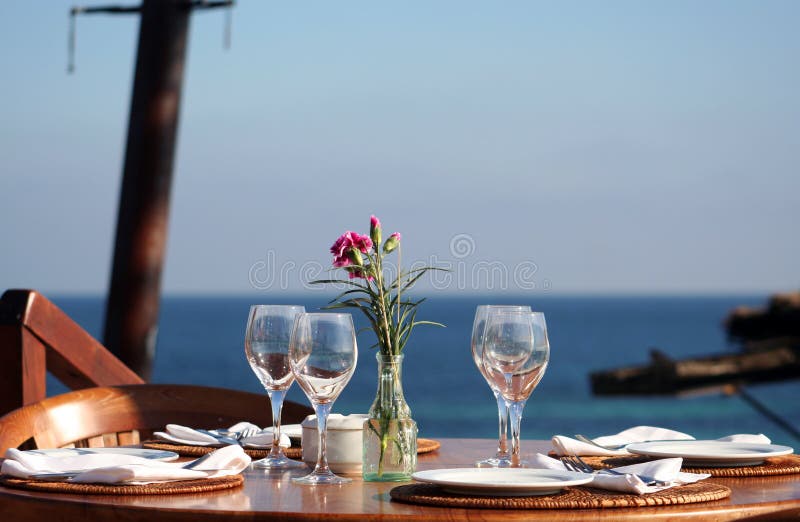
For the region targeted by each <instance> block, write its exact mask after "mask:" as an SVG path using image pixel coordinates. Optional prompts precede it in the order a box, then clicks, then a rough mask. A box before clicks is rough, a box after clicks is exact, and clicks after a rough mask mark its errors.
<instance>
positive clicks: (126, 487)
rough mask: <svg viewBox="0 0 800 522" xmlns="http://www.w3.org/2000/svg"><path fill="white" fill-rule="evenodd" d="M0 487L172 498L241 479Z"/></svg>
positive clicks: (9, 482) (14, 482)
mask: <svg viewBox="0 0 800 522" xmlns="http://www.w3.org/2000/svg"><path fill="white" fill-rule="evenodd" d="M0 484H2V485H3V486H6V487H9V488H17V489H30V490H33V491H46V492H48V493H74V494H76V495H87V494H88V495H174V494H177V493H205V492H207V491H217V490H220V489H230V488H238V487H239V486H241V485H242V484H244V478H243V477H242V476H241V475H232V476H229V477H217V478H207V479H197V480H178V481H175V482H158V483H155V484H141V485H139V484H75V483H72V482H51V481H46V480H31V479H19V478H13V477H0Z"/></svg>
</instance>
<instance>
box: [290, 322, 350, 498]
mask: <svg viewBox="0 0 800 522" xmlns="http://www.w3.org/2000/svg"><path fill="white" fill-rule="evenodd" d="M357 359H358V346H357V344H356V334H355V329H354V328H353V318H352V317H351V316H350V314H331V313H313V314H300V315H299V316H298V317H297V321H296V322H295V325H294V330H293V331H292V340H291V342H290V343H289V363H290V364H291V366H292V373H294V375H295V378H296V379H297V383H298V384H299V385H300V387H301V388H302V389H303V391H304V392H305V394H306V396H307V397H308V400H309V401H311V404H312V406H314V412H316V414H317V432H318V434H319V444H318V445H317V448H318V449H317V465H316V467H314V471H312V472H311V473H310V474H308V475H306V476H305V477H299V478H294V479H292V481H293V482H296V483H299V484H342V483H345V482H350V479H348V478H343V477H339V476H337V475H334V474H333V472H332V471H331V470H330V468H329V467H328V458H327V455H326V447H325V436H326V431H327V424H328V414H329V413H330V412H331V407H332V406H333V402H334V401H335V400H336V398H337V397H339V394H340V393H342V390H343V389H344V387H345V386H346V385H347V382H348V381H349V380H350V377H351V376H352V375H353V372H354V371H355V369H356V360H357Z"/></svg>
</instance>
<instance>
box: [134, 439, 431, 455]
mask: <svg viewBox="0 0 800 522" xmlns="http://www.w3.org/2000/svg"><path fill="white" fill-rule="evenodd" d="M142 447H143V448H148V449H157V450H164V451H174V452H175V453H177V454H178V455H180V456H182V457H202V456H203V455H205V454H206V453H211V452H212V451H214V450H215V449H219V447H215V446H189V445H184V444H176V443H174V442H169V441H165V440H146V441H144V442H142ZM441 447H442V443H441V442H439V441H438V440H433V439H417V453H418V454H419V453H430V452H432V451H436V450H438V449H439V448H441ZM244 452H245V453H247V454H248V455H250V457H252V458H254V459H263V458H264V457H267V456H268V455H269V449H266V448H265V449H258V448H244ZM283 453H284V454H286V456H287V457H289V458H290V459H302V458H303V448H301V447H299V446H297V447H295V446H292V447H291V448H283Z"/></svg>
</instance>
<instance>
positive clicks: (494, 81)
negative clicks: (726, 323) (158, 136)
mask: <svg viewBox="0 0 800 522" xmlns="http://www.w3.org/2000/svg"><path fill="white" fill-rule="evenodd" d="M86 3H87V4H88V5H97V4H100V3H104V2H86ZM71 5H73V4H72V3H71V2H62V1H55V0H51V1H42V0H34V1H31V0H4V1H3V2H1V3H0V71H2V72H1V73H0V74H1V75H2V79H0V245H2V247H0V288H3V289H4V288H15V287H16V288H19V287H32V288H37V289H39V290H41V291H43V292H45V293H49V294H104V293H105V292H106V291H107V287H108V282H109V279H110V267H111V257H112V252H113V242H114V230H115V223H116V212H117V205H118V199H119V189H120V180H121V169H122V161H123V154H124V143H125V138H126V136H125V132H126V128H127V119H128V111H129V107H130V96H131V84H132V74H133V65H134V61H135V52H136V40H137V36H138V18H137V17H136V16H132V15H127V16H107V15H95V16H83V17H80V18H79V19H78V31H77V56H76V71H75V73H74V74H73V75H68V74H66V72H65V71H66V64H67V44H66V42H67V28H68V25H67V21H68V17H67V12H68V9H69V7H71ZM224 19H225V18H224V15H223V14H222V13H221V12H220V11H210V12H200V13H196V14H194V15H193V16H192V20H191V31H190V36H189V50H188V57H187V69H186V74H185V78H184V90H183V99H182V106H181V121H180V128H179V135H178V147H177V151H176V161H175V172H174V180H173V188H172V203H171V215H170V224H169V236H168V244H167V256H166V260H165V266H164V274H163V290H164V292H165V293H172V294H176V293H181V294H187V293H188V294H198V293H203V294H244V293H254V294H260V295H270V294H272V293H280V292H298V291H304V290H305V288H306V287H307V281H308V280H310V279H312V278H314V277H316V276H318V275H320V273H322V274H324V271H325V270H326V269H327V267H328V266H329V263H330V260H331V259H330V255H329V253H328V248H329V247H330V245H331V244H332V243H333V241H334V240H335V239H336V237H337V236H338V235H339V234H341V233H342V232H344V231H345V230H355V231H360V232H366V231H367V230H368V226H369V217H370V215H371V214H376V215H377V216H379V217H380V218H381V220H382V222H383V224H384V227H385V228H386V232H385V235H388V233H391V232H394V231H399V232H401V233H402V234H403V263H404V264H406V265H408V264H410V263H412V262H427V263H434V264H438V265H439V266H443V267H445V268H450V269H451V272H450V273H449V275H448V276H447V277H446V278H443V279H437V280H428V281H425V282H423V285H422V286H423V288H428V289H435V290H437V291H442V292H449V293H459V292H469V293H472V294H475V293H482V292H509V293H519V292H543V293H544V292H547V293H553V294H561V293H564V294H659V293H670V294H700V293H715V294H735V293H767V292H773V291H779V290H789V289H793V288H797V287H798V286H800V285H799V284H798V280H799V277H798V276H799V274H798V266H800V241H798V239H797V237H798V234H797V225H798V223H800V205H798V203H800V176H798V167H800V97H799V96H798V94H797V93H798V92H800V69H798V67H797V57H798V56H800V32H798V31H797V23H798V20H800V2H796V1H792V0H788V1H773V0H752V1H738V0H708V1H703V2H697V1H682V0H669V1H649V2H640V1H608V2H588V1H586V2H572V1H564V2H535V1H527V0H519V1H504V2H491V1H488V0H485V1H470V0H458V1H447V0H437V1H436V2H430V1H428V0H410V1H404V2H374V1H355V0H353V1H342V2H329V1H306V2H296V1H291V2H289V1H285V2H273V1H269V2H267V1H257V0H240V1H239V2H237V5H236V7H235V9H234V11H233V41H232V47H231V48H230V49H229V50H227V51H226V50H225V49H223V46H222V39H223V27H224V25H223V24H224Z"/></svg>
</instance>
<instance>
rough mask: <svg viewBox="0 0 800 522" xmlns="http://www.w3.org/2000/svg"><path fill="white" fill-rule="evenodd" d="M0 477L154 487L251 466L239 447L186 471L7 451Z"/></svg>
mask: <svg viewBox="0 0 800 522" xmlns="http://www.w3.org/2000/svg"><path fill="white" fill-rule="evenodd" d="M5 458H6V460H4V461H3V465H2V468H0V473H2V474H3V475H10V476H12V477H18V478H31V476H33V475H41V474H44V473H65V474H67V473H68V474H75V473H77V475H75V476H73V477H71V478H70V477H66V476H64V477H61V478H50V477H42V478H46V479H48V480H62V481H68V482H80V483H102V484H121V483H124V484H151V483H154V482H170V481H176V480H191V479H201V478H213V477H224V476H228V475H236V474H238V473H241V472H242V471H243V470H244V469H245V468H246V467H247V466H248V465H250V457H249V456H248V455H247V454H246V453H245V452H244V450H243V449H242V448H241V447H240V446H234V445H230V446H226V447H224V448H220V449H218V450H216V451H214V452H213V453H211V454H210V455H208V456H207V458H205V457H201V458H204V460H203V462H201V463H200V464H199V465H198V466H197V467H195V468H192V469H187V468H186V467H185V466H187V465H189V464H191V463H190V462H184V463H178V462H163V461H160V460H153V459H146V458H142V457H135V456H132V455H124V454H115V453H102V454H89V455H76V456H74V457H49V456H46V455H36V454H31V453H28V452H25V451H20V450H17V449H14V448H10V449H8V450H7V451H6V455H5Z"/></svg>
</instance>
